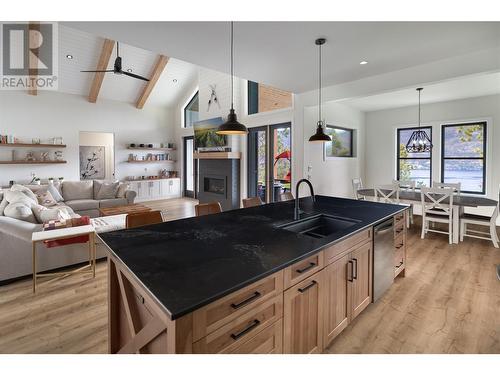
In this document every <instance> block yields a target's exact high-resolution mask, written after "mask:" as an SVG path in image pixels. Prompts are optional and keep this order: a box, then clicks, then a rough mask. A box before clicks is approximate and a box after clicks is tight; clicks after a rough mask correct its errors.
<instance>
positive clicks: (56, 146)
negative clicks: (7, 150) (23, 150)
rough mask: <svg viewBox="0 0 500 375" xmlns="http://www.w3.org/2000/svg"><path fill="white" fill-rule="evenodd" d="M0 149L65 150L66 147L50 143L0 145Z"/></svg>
mask: <svg viewBox="0 0 500 375" xmlns="http://www.w3.org/2000/svg"><path fill="white" fill-rule="evenodd" d="M0 147H14V148H15V147H39V148H49V147H50V148H65V147H66V145H55V144H52V143H0Z"/></svg>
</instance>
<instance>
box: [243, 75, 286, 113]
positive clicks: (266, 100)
mask: <svg viewBox="0 0 500 375" xmlns="http://www.w3.org/2000/svg"><path fill="white" fill-rule="evenodd" d="M247 94H248V114H249V115H253V114H255V113H261V112H268V111H274V110H275V109H283V108H290V107H291V106H292V94H291V93H289V92H288V91H283V90H280V89H277V88H274V87H271V86H268V85H264V84H262V83H257V82H252V81H248V91H247Z"/></svg>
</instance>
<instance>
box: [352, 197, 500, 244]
mask: <svg viewBox="0 0 500 375" xmlns="http://www.w3.org/2000/svg"><path fill="white" fill-rule="evenodd" d="M380 190H381V191H382V192H383V193H384V194H389V193H390V190H389V189H387V190H386V189H380ZM358 195H359V196H364V197H373V198H374V197H375V189H359V190H358ZM421 200H422V198H421V194H420V191H418V190H416V191H412V190H400V191H399V202H400V203H412V202H419V203H420V202H421ZM426 201H428V202H430V200H429V199H428V198H427V199H426ZM441 203H442V204H443V205H444V204H448V203H449V198H446V199H444V200H443V201H442V202H441ZM497 204H498V201H496V200H494V199H490V198H485V197H478V196H475V195H463V194H456V195H454V196H453V202H452V210H453V212H452V226H453V229H452V230H453V243H458V240H459V237H460V212H461V211H463V209H464V208H465V207H474V208H477V207H496V206H497Z"/></svg>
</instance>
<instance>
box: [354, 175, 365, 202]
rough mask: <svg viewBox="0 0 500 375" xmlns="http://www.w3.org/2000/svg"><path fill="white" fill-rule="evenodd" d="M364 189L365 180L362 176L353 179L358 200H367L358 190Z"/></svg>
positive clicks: (355, 196)
mask: <svg viewBox="0 0 500 375" xmlns="http://www.w3.org/2000/svg"><path fill="white" fill-rule="evenodd" d="M360 189H363V181H362V180H361V177H356V178H353V179H352V190H353V191H354V198H355V199H358V200H365V197H363V196H361V195H359V194H358V190H360Z"/></svg>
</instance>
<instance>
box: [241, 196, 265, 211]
mask: <svg viewBox="0 0 500 375" xmlns="http://www.w3.org/2000/svg"><path fill="white" fill-rule="evenodd" d="M241 202H242V203H243V208H248V207H256V206H261V205H263V204H264V203H262V201H261V200H260V198H259V197H250V198H244V199H242V200H241Z"/></svg>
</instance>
